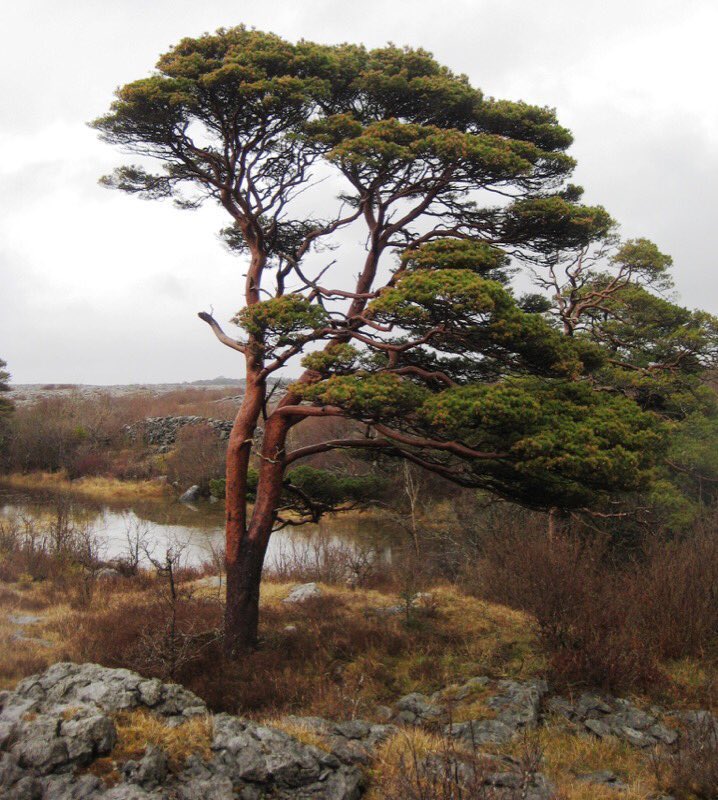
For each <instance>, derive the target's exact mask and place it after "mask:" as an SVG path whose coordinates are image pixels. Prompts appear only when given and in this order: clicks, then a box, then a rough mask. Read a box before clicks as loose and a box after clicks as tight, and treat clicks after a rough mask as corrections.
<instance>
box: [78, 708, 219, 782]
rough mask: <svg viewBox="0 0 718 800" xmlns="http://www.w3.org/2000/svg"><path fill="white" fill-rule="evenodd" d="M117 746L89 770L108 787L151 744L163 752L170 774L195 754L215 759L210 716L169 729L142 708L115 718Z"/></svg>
mask: <svg viewBox="0 0 718 800" xmlns="http://www.w3.org/2000/svg"><path fill="white" fill-rule="evenodd" d="M115 727H116V729H117V743H116V744H115V746H114V748H113V750H112V752H111V753H110V754H109V755H108V756H105V757H103V758H99V759H96V760H95V761H93V763H92V764H91V765H90V767H89V771H90V772H92V774H94V775H97V776H98V777H101V778H102V780H103V781H104V782H105V783H106V784H108V785H114V784H115V783H117V782H118V781H119V779H120V771H119V766H121V765H122V764H124V763H125V762H127V761H130V760H131V759H139V758H142V756H143V754H144V752H145V750H146V749H147V747H148V746H149V745H154V746H155V747H159V748H161V749H162V750H164V752H165V754H166V755H167V759H168V766H169V769H170V771H172V772H178V771H179V770H181V769H182V767H183V766H184V764H185V763H186V762H187V759H188V758H189V757H190V756H192V755H196V756H199V757H200V758H201V759H203V760H204V761H209V760H210V759H211V757H212V751H211V749H210V746H211V744H212V735H213V725H212V718H211V717H210V716H201V717H194V718H193V719H190V720H188V721H187V722H183V723H182V724H181V725H177V726H175V727H172V728H171V727H169V726H167V725H165V724H164V722H163V721H162V720H161V719H158V718H157V717H154V716H152V714H150V713H148V712H147V711H144V710H142V709H140V710H137V711H129V712H123V713H120V714H118V715H117V716H116V718H115Z"/></svg>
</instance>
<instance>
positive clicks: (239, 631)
mask: <svg viewBox="0 0 718 800" xmlns="http://www.w3.org/2000/svg"><path fill="white" fill-rule="evenodd" d="M265 552H266V547H262V546H261V543H260V542H256V541H251V540H250V539H249V538H248V537H246V536H245V537H244V538H243V539H242V542H241V544H240V547H239V551H238V553H237V556H236V558H235V560H234V563H233V564H232V567H231V569H230V566H229V564H228V565H227V607H226V611H225V619H224V628H225V638H224V645H225V653H226V655H227V656H229V657H230V658H236V657H237V656H238V655H240V654H241V653H246V652H248V651H250V650H253V649H254V648H255V647H256V646H257V631H258V626H259V587H260V582H261V580H262V566H263V564H264V554H265Z"/></svg>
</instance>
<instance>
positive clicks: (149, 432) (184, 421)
mask: <svg viewBox="0 0 718 800" xmlns="http://www.w3.org/2000/svg"><path fill="white" fill-rule="evenodd" d="M196 425H204V426H206V427H207V428H209V429H210V430H211V431H213V432H214V433H215V435H216V436H217V438H218V439H220V440H221V441H226V440H227V439H228V438H229V434H230V432H231V430H232V422H231V420H224V419H212V418H211V417H199V416H189V415H188V416H174V417H147V418H145V419H143V420H140V421H139V422H135V423H133V424H132V425H126V426H125V427H124V429H123V430H124V433H125V435H126V436H127V437H128V438H130V439H131V440H133V441H143V442H145V443H146V444H148V445H151V446H154V447H157V448H158V449H159V450H160V451H161V452H166V451H167V450H169V449H170V448H171V447H172V445H173V444H174V443H175V442H176V440H177V434H178V433H179V432H180V431H181V430H182V428H185V427H187V426H196ZM162 477H164V478H165V480H166V479H167V476H162Z"/></svg>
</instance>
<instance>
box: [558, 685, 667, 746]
mask: <svg viewBox="0 0 718 800" xmlns="http://www.w3.org/2000/svg"><path fill="white" fill-rule="evenodd" d="M546 705H547V710H548V711H551V712H553V713H555V714H559V715H560V716H562V717H564V718H565V719H567V720H568V721H569V722H571V723H572V724H573V725H574V726H575V727H576V728H578V729H579V730H583V731H586V732H588V733H591V734H593V735H594V736H598V737H599V738H600V739H603V738H605V737H606V736H615V737H617V738H618V739H621V740H622V741H624V742H627V743H628V744H630V745H633V746H634V747H640V748H650V747H656V746H659V745H668V746H671V745H673V744H675V743H676V741H677V740H678V732H677V731H676V730H674V729H672V728H669V727H667V726H666V725H664V724H663V722H661V717H662V711H661V709H659V708H657V707H652V708H651V709H650V710H649V711H644V710H642V709H640V708H638V707H637V706H635V705H633V703H631V702H630V701H629V700H625V699H623V698H620V697H612V696H610V695H597V694H590V693H585V694H582V695H581V696H580V697H579V698H578V700H577V701H576V702H575V703H570V702H569V701H568V700H566V699H565V698H563V697H558V696H556V697H552V698H551V699H550V700H549V701H548V703H547V704H546Z"/></svg>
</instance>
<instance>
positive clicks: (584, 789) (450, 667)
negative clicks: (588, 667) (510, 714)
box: [0, 576, 715, 800]
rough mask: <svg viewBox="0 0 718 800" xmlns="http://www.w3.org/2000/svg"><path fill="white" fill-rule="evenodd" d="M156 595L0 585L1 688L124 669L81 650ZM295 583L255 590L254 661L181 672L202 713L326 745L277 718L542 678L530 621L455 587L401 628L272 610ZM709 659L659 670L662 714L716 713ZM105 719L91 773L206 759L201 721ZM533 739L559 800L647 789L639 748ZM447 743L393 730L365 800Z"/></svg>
mask: <svg viewBox="0 0 718 800" xmlns="http://www.w3.org/2000/svg"><path fill="white" fill-rule="evenodd" d="M160 586H161V584H160V583H159V582H158V581H156V580H155V579H152V578H150V577H149V576H144V578H143V579H141V580H139V579H136V580H126V581H120V582H118V583H116V584H108V585H106V586H105V585H102V586H101V587H99V588H98V589H97V591H98V592H100V591H101V592H102V602H101V603H94V604H91V606H90V607H89V608H84V609H83V608H75V607H73V606H71V605H70V604H69V602H68V600H67V597H66V596H65V595H64V594H63V593H62V591H61V590H60V589H59V588H57V587H55V586H53V584H52V583H51V582H50V581H44V582H35V583H27V582H24V583H16V584H7V583H5V584H0V688H10V687H12V686H13V685H14V684H15V683H16V682H17V681H18V680H19V679H20V678H22V677H25V676H26V675H28V674H31V673H34V672H38V671H41V670H43V669H44V668H46V667H47V666H48V665H49V664H51V663H54V662H55V661H58V660H78V661H81V660H92V661H100V662H101V663H103V662H104V663H108V664H109V665H111V666H130V667H131V668H132V666H133V665H132V664H126V663H125V662H123V661H122V658H123V657H126V651H125V650H124V649H123V648H124V640H123V641H122V642H119V643H118V642H115V645H116V647H117V654H116V655H108V654H107V653H105V656H107V657H104V658H103V653H102V650H101V649H100V650H94V651H93V650H91V649H90V650H86V649H83V648H87V647H88V646H90V645H92V643H93V641H94V642H95V645H94V646H96V647H100V648H102V647H106V646H107V643H108V642H110V643H112V642H113V641H114V640H116V639H117V638H118V634H122V635H125V634H127V631H126V630H119V629H118V628H116V627H112V626H113V624H115V623H113V622H112V620H115V621H120V623H121V624H123V625H124V626H125V627H127V628H129V627H130V626H131V625H133V624H134V625H137V624H139V623H140V622H143V621H144V620H145V619H147V618H149V609H150V608H151V605H150V604H151V603H152V602H154V601H153V599H152V598H153V597H155V598H156V591H157V589H158V588H159V587H160ZM295 586H296V582H288V581H273V580H267V581H264V582H263V585H262V596H261V606H262V637H263V638H262V643H261V647H260V650H259V651H258V652H257V653H256V654H254V655H252V656H250V657H248V659H247V660H246V661H245V662H243V663H242V664H240V665H239V666H237V665H229V666H228V665H227V664H226V663H225V664H223V663H222V662H221V660H219V661H215V656H214V655H213V654H212V653H211V652H210V653H208V654H207V655H206V660H205V661H200V662H198V663H197V664H196V665H194V666H193V667H192V670H191V671H190V672H189V673H188V677H187V678H185V677H183V676H178V680H179V682H181V683H184V684H185V685H187V686H188V688H190V689H191V690H193V691H195V692H197V693H198V694H199V695H200V696H203V697H204V698H205V699H207V700H208V702H209V704H210V707H213V708H215V709H217V708H220V707H221V708H226V709H227V710H229V711H231V712H235V713H236V712H238V713H241V714H243V715H245V716H248V717H251V718H254V719H258V720H261V721H262V722H263V723H265V724H268V725H272V726H275V727H278V728H280V729H282V730H284V731H285V732H287V733H288V734H290V735H292V736H294V737H296V738H297V739H298V740H299V741H301V742H303V743H305V744H307V745H311V746H314V747H318V748H320V749H325V748H326V744H325V743H324V741H323V740H322V737H321V736H320V735H318V734H317V733H316V732H315V731H314V730H311V729H310V728H309V727H308V726H306V725H303V724H302V723H300V722H297V721H294V720H288V719H286V715H287V714H297V715H302V716H313V715H316V716H324V717H330V718H331V717H334V718H338V719H347V718H350V717H352V716H357V717H365V718H370V719H372V718H374V719H376V720H377V721H379V720H380V718H381V717H380V715H376V711H377V707H378V706H380V705H382V704H385V705H390V704H392V703H393V702H395V701H396V699H398V697H400V696H401V695H403V694H407V693H409V692H413V691H418V692H422V693H424V694H432V693H433V692H435V691H437V690H442V689H443V690H444V691H443V696H444V698H445V699H446V700H447V701H448V702H449V703H450V704H451V703H452V694H453V692H455V691H456V688H457V687H458V686H459V685H461V684H463V683H464V682H465V681H466V680H468V679H469V678H472V677H474V676H478V675H487V676H489V677H490V678H491V679H493V680H497V679H500V678H514V679H519V680H526V679H528V678H530V677H532V676H537V675H542V674H544V673H545V671H546V668H547V665H546V661H545V659H544V656H543V655H542V654H541V649H540V648H539V647H538V644H537V639H536V636H535V630H534V622H533V619H532V618H531V617H530V616H529V615H528V614H525V613H523V612H519V611H514V610H511V609H509V608H507V607H505V606H502V605H499V604H495V603H489V602H486V601H483V600H480V599H477V598H475V597H471V596H469V595H466V594H464V593H463V592H462V591H460V590H459V589H458V588H456V587H455V586H452V585H448V584H442V585H438V586H433V587H431V589H430V591H431V594H432V597H433V602H432V603H431V604H430V605H429V606H428V607H427V609H424V610H420V611H417V612H416V613H414V614H413V615H412V616H411V617H410V618H409V620H406V619H405V618H404V616H403V615H395V616H390V617H387V616H382V615H377V614H376V613H375V609H377V608H382V607H386V606H391V605H395V604H397V603H399V602H400V597H399V595H398V594H397V593H396V592H390V591H380V590H378V589H373V590H357V591H355V590H352V589H349V588H346V587H341V586H333V585H326V584H319V586H320V589H321V590H322V597H321V598H319V599H318V600H316V601H309V602H307V603H304V604H297V605H287V604H285V603H283V602H282V600H283V599H285V598H286V597H287V595H288V594H289V593H290V592H291V590H292V589H293V588H294V587H295ZM185 588H186V589H187V590H188V592H189V594H191V596H192V598H193V599H192V602H195V603H200V604H204V605H202V606H201V608H203V609H204V612H202V613H207V614H209V615H210V616H209V617H208V619H210V618H211V619H210V621H211V620H215V621H216V620H218V619H219V615H220V614H221V606H220V604H219V603H218V602H217V600H218V598H217V589H215V588H209V587H206V586H203V585H202V583H201V582H198V581H193V582H191V583H187V584H185ZM97 596H98V595H96V597H97ZM220 599H221V598H220ZM152 607H153V608H156V606H152ZM145 611H146V612H147V613H145ZM17 613H31V614H37V615H38V616H42V620H41V621H40V622H38V623H36V624H33V625H28V626H23V627H22V628H19V627H18V626H16V625H13V624H12V623H10V621H9V619H8V616H9V615H10V614H17ZM108 620H109V622H108ZM288 626H291V629H289V630H288ZM18 630H22V631H23V632H24V633H26V634H27V635H28V636H35V637H38V638H42V639H47V640H49V641H50V642H51V646H50V647H42V646H40V645H38V644H36V643H34V642H23V641H22V640H20V641H16V640H13V639H12V638H11V637H12V634H13V633H15V632H17V631H18ZM100 634H101V636H100V638H98V639H95V640H93V638H92V637H93V636H98V635H100ZM128 635H129V634H128ZM102 637H105V638H102ZM123 654H125V655H123ZM113 659H115V660H113ZM709 663H710V662H708V661H705V662H702V663H701V662H698V661H696V660H693V659H684V660H682V661H680V662H672V663H671V664H669V665H666V669H667V671H668V672H669V674H670V676H671V680H672V689H671V693H670V694H671V697H672V698H673V700H674V702H672V703H670V705H672V706H674V707H680V706H684V707H685V706H691V705H692V706H702V707H715V706H714V705H713V704H712V703H711V702H706V699H707V692H708V689H707V688H706V687H713V686H715V680H714V672H713V671H712V668H711V667H710V666H709ZM232 670H235V671H236V674H232V672H231V671H232ZM658 691H660V697H659V696H658V695H656V696H655V697H649V696H648V695H647V694H644V695H643V696H637V697H633V698H632V699H633V700H634V701H635V702H638V703H641V702H649V701H650V700H659V701H663V702H664V704H665V705H666V706H667V705H669V702H667V698H666V695H665V689H664V688H661V689H660V690H658ZM491 693H492V690H491V688H490V687H482V686H476V687H475V688H474V690H473V691H472V692H471V694H470V695H469V696H468V697H466V698H464V699H463V700H462V701H461V702H460V703H458V704H456V705H455V706H454V708H453V711H452V715H453V719H454V720H455V721H457V722H458V721H461V720H463V719H470V718H488V717H490V716H492V711H491V709H489V708H487V706H486V702H485V701H486V699H487V698H488V697H489V696H490V694H491ZM712 696H713V695H712V694H711V697H712ZM116 724H117V728H118V733H119V740H118V744H117V746H116V748H115V750H114V751H113V753H112V754H111V755H110V756H108V757H107V758H105V759H100V760H99V761H98V762H96V763H95V764H94V765H93V767H92V769H93V771H95V772H96V774H98V775H101V776H102V777H103V779H104V780H106V781H107V782H108V783H112V782H113V781H115V780H117V779H118V777H119V772H118V764H120V763H121V762H123V761H126V760H127V759H130V758H137V757H138V756H141V754H142V752H144V749H145V748H146V746H147V744H154V745H157V746H160V747H162V748H163V749H164V750H165V751H167V752H168V755H169V757H170V768H172V769H177V768H179V767H180V766H181V765H182V764H183V763H184V761H186V759H187V757H188V756H189V755H191V754H199V755H200V756H201V757H208V754H209V742H210V738H211V730H212V728H211V719H210V718H200V719H196V720H190V721H188V722H187V723H185V724H183V725H182V726H180V727H179V728H167V727H166V726H165V725H163V723H162V722H161V721H160V720H157V719H155V718H154V717H152V715H151V714H148V713H146V712H144V711H136V712H131V713H129V714H123V715H120V716H118V717H117V720H116ZM535 736H536V739H537V742H536V743H537V745H538V747H539V748H540V750H541V751H542V753H543V764H542V767H541V770H542V772H544V773H545V774H546V776H547V777H548V778H549V779H550V780H551V781H552V782H553V783H554V784H555V786H556V787H557V793H558V796H559V797H560V798H561V800H589V798H590V800H611V799H612V798H617V797H619V796H620V797H623V798H625V800H648V798H650V797H652V796H653V795H655V793H656V792H657V789H658V787H657V785H656V777H655V775H654V772H653V769H652V765H651V762H650V756H649V754H647V753H644V752H642V751H640V750H637V749H634V748H631V747H629V746H628V745H627V744H625V743H621V742H620V741H618V740H614V739H611V738H608V739H604V740H598V739H596V738H594V737H590V736H586V735H576V733H575V731H573V730H572V729H570V728H569V727H568V726H567V724H566V723H565V722H564V721H563V720H562V719H561V718H558V717H556V718H551V719H549V721H548V724H547V725H546V726H545V727H543V728H541V729H540V730H539V731H538V732H536V734H535ZM524 746H525V744H524V743H522V742H514V743H512V744H511V745H509V746H505V747H503V748H497V750H496V752H498V753H506V754H510V755H513V756H515V757H517V758H520V757H521V749H522V747H524ZM445 747H446V745H445V743H444V742H443V741H442V739H441V737H440V736H436V735H434V734H432V733H429V732H427V731H424V730H413V729H408V730H402V731H401V732H400V733H399V734H397V735H396V736H395V737H393V738H392V739H391V740H389V741H388V742H385V743H384V744H383V745H382V746H381V748H380V749H379V751H378V753H377V756H376V759H375V761H374V763H373V765H372V767H371V778H372V779H371V783H370V790H369V794H368V795H367V798H368V800H379V798H383V797H385V796H391V794H390V793H391V791H393V789H392V788H391V787H392V786H393V787H394V789H395V788H396V786H397V785H398V784H397V783H396V780H395V779H396V776H397V774H398V772H399V771H400V770H401V769H403V768H404V767H405V765H406V764H407V763H410V762H409V761H408V759H409V758H410V757H411V758H413V755H414V754H416V755H418V756H419V757H422V755H426V754H427V753H429V752H435V753H439V754H440V753H442V752H445ZM602 770H610V771H611V772H614V773H615V774H616V775H617V776H618V777H619V778H620V779H621V780H622V781H623V782H624V783H626V784H627V786H628V789H627V790H626V791H625V792H622V793H620V794H619V793H618V792H617V790H615V789H612V788H610V787H608V786H598V785H596V784H591V783H587V782H584V781H580V780H579V779H578V776H579V775H581V774H584V773H590V772H597V771H602ZM392 780H395V783H394V784H392V783H391V782H392Z"/></svg>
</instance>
